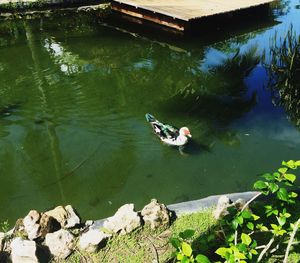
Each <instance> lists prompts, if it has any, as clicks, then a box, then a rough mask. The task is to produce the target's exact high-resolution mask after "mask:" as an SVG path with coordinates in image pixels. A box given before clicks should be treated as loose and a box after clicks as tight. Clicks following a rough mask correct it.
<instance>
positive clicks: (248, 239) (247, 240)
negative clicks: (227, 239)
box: [241, 233, 252, 246]
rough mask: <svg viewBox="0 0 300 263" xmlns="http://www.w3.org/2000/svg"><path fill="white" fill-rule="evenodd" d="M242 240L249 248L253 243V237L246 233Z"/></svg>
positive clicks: (243, 234)
mask: <svg viewBox="0 0 300 263" xmlns="http://www.w3.org/2000/svg"><path fill="white" fill-rule="evenodd" d="M241 239H242V242H243V243H244V244H245V245H247V246H249V245H250V243H251V241H252V239H251V237H250V236H249V235H247V234H245V233H242V235H241Z"/></svg>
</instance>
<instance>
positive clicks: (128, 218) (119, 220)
mask: <svg viewBox="0 0 300 263" xmlns="http://www.w3.org/2000/svg"><path fill="white" fill-rule="evenodd" d="M103 226H104V228H106V229H108V230H109V231H112V232H114V233H120V234H121V235H124V234H126V233H130V232H132V231H133V230H134V229H136V228H138V227H140V226H141V218H140V217H139V216H138V214H137V212H135V211H134V205H133V204H126V205H123V206H121V207H120V208H119V209H118V211H117V212H116V213H115V215H114V216H112V217H110V218H108V219H107V220H106V221H105V222H104V224H103Z"/></svg>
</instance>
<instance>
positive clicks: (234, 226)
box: [231, 218, 239, 230]
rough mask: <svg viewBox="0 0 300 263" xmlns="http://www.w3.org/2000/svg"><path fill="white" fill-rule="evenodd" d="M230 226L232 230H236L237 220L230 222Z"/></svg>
mask: <svg viewBox="0 0 300 263" xmlns="http://www.w3.org/2000/svg"><path fill="white" fill-rule="evenodd" d="M231 224H232V228H233V229H234V230H236V229H237V228H238V226H239V222H238V220H237V219H236V218H235V219H233V220H232V222H231Z"/></svg>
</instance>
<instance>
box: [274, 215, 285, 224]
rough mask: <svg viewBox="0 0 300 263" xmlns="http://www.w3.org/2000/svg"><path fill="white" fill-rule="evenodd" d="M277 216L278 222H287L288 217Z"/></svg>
mask: <svg viewBox="0 0 300 263" xmlns="http://www.w3.org/2000/svg"><path fill="white" fill-rule="evenodd" d="M276 218H277V221H278V224H279V225H281V226H283V225H284V224H285V222H286V217H284V216H280V217H276Z"/></svg>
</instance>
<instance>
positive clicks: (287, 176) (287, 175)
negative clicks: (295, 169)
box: [283, 174, 296, 183]
mask: <svg viewBox="0 0 300 263" xmlns="http://www.w3.org/2000/svg"><path fill="white" fill-rule="evenodd" d="M283 176H284V178H285V179H286V180H288V181H290V182H292V183H293V182H294V181H295V180H296V175H294V174H284V175H283Z"/></svg>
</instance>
